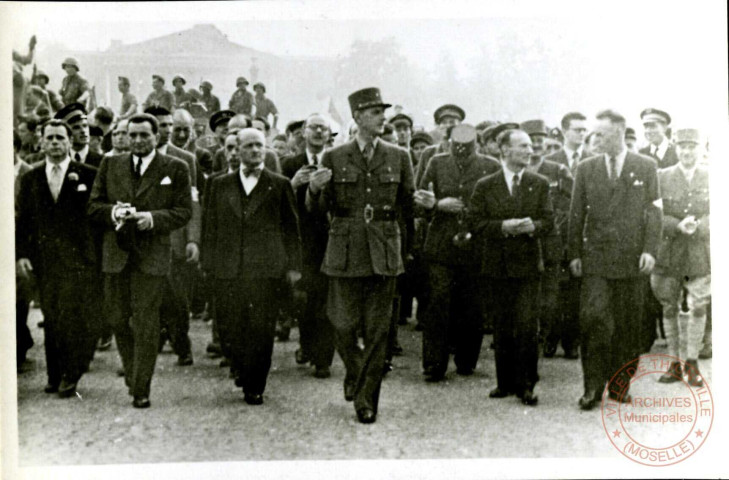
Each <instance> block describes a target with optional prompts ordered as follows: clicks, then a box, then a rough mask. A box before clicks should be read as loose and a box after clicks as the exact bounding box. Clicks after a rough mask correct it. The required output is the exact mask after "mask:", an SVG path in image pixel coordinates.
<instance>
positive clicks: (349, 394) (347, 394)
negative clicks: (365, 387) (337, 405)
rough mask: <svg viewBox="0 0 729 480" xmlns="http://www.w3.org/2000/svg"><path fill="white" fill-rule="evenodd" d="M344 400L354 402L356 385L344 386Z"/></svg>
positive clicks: (346, 384)
mask: <svg viewBox="0 0 729 480" xmlns="http://www.w3.org/2000/svg"><path fill="white" fill-rule="evenodd" d="M344 399H345V400H346V401H348V402H352V401H354V384H348V383H345V384H344Z"/></svg>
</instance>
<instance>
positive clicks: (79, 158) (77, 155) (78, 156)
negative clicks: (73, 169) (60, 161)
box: [73, 152, 81, 162]
mask: <svg viewBox="0 0 729 480" xmlns="http://www.w3.org/2000/svg"><path fill="white" fill-rule="evenodd" d="M73 159H74V160H76V161H77V162H81V154H80V153H78V152H76V154H75V155H74V156H73Z"/></svg>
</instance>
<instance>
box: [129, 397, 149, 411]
mask: <svg viewBox="0 0 729 480" xmlns="http://www.w3.org/2000/svg"><path fill="white" fill-rule="evenodd" d="M132 406H133V407H134V408H149V407H151V406H152V404H151V403H150V402H149V397H134V400H133V401H132Z"/></svg>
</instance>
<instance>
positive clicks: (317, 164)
mask: <svg viewBox="0 0 729 480" xmlns="http://www.w3.org/2000/svg"><path fill="white" fill-rule="evenodd" d="M311 162H312V163H313V164H314V166H315V167H317V166H319V159H318V158H316V154H314V155H312V156H311Z"/></svg>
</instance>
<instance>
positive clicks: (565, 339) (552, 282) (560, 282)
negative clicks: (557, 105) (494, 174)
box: [522, 114, 584, 359]
mask: <svg viewBox="0 0 729 480" xmlns="http://www.w3.org/2000/svg"><path fill="white" fill-rule="evenodd" d="M568 115H569V114H568ZM577 115H579V114H577ZM522 129H523V130H524V131H526V132H527V133H528V134H529V138H531V140H532V142H533V144H534V145H536V144H537V141H538V142H540V144H543V142H544V141H545V140H546V137H547V128H546V125H545V124H544V121H543V120H530V121H528V122H524V123H523V124H522ZM583 134H584V132H583ZM568 135H571V134H568ZM574 136H575V137H578V136H579V135H578V134H574ZM568 148H569V147H568ZM558 154H562V155H563V156H564V159H560V160H564V161H565V162H567V160H568V158H569V157H568V156H567V155H564V154H565V151H564V150H560V151H559V152H557V153H556V154H555V155H558ZM575 154H577V152H575ZM550 157H552V156H551V155H550V156H548V157H544V156H542V155H539V154H537V152H536V151H535V153H534V154H533V155H532V158H531V161H530V162H529V165H528V166H527V170H528V171H530V172H533V173H538V174H540V175H542V176H543V177H546V178H547V180H549V197H550V199H551V201H552V207H553V209H554V219H555V222H554V228H553V229H552V230H551V231H550V232H549V233H548V234H547V235H546V236H545V237H544V239H543V241H542V254H543V256H544V274H543V275H542V285H541V290H540V305H539V320H540V321H539V329H540V339H541V340H543V341H544V349H543V353H544V356H545V357H548V358H549V357H553V356H554V354H555V353H556V351H557V344H558V343H559V341H560V340H561V341H562V348H563V349H564V356H565V358H568V359H575V358H577V344H578V340H579V283H578V282H576V281H574V280H572V279H571V278H570V277H571V276H570V273H569V260H567V258H566V245H567V219H568V217H569V211H570V197H571V196H572V185H573V178H572V174H571V173H570V165H569V163H555V162H553V161H551V160H548V159H547V158H550ZM573 157H574V158H577V160H576V161H574V165H573V166H574V168H576V167H577V162H579V156H577V155H573Z"/></svg>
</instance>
